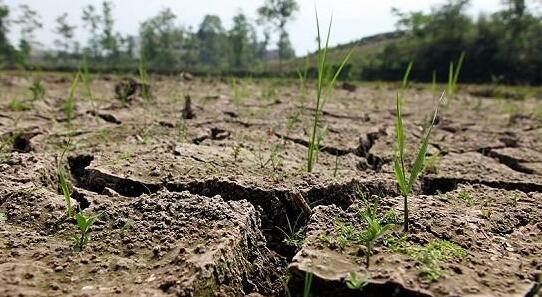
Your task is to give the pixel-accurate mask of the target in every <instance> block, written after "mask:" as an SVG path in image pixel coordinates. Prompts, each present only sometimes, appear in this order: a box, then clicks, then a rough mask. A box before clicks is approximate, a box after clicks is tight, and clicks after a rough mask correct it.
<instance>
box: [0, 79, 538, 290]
mask: <svg viewBox="0 0 542 297" xmlns="http://www.w3.org/2000/svg"><path fill="white" fill-rule="evenodd" d="M35 76H36V77H38V76H39V77H40V78H41V79H42V80H43V84H44V86H45V89H46V95H45V98H43V99H41V100H37V101H30V97H31V93H30V92H29V91H28V88H29V87H30V85H31V84H32V78H31V77H30V76H29V75H27V76H21V75H15V74H10V73H4V74H2V75H1V76H0V90H1V91H0V106H1V111H0V135H1V140H2V146H1V149H2V151H1V156H0V234H1V236H0V296H246V295H249V296H261V295H263V296H286V295H287V294H288V293H287V291H289V294H291V295H292V296H302V294H303V291H304V289H303V282H304V281H305V279H306V278H305V275H306V273H309V274H310V275H313V281H312V286H311V292H312V296H518V297H519V296H522V297H523V296H525V297H529V296H537V295H536V294H537V293H536V292H535V291H536V288H537V283H536V282H537V278H538V275H539V273H540V271H541V270H542V121H540V120H539V119H538V117H537V116H538V115H539V110H540V107H539V105H540V103H539V102H540V99H541V98H540V97H542V96H541V94H542V93H540V92H539V91H538V92H537V91H536V90H535V89H533V91H532V92H530V93H529V94H528V95H526V96H525V97H526V98H524V99H523V100H518V99H517V98H515V97H514V96H511V97H512V99H499V98H487V97H480V96H482V95H483V94H485V93H486V92H485V91H486V89H487V88H488V87H484V88H485V89H481V88H482V87H476V86H462V87H461V89H460V91H459V93H458V95H457V96H455V97H454V98H450V100H449V102H448V104H447V106H446V107H445V108H444V109H443V110H442V113H441V114H440V116H439V118H438V123H437V126H436V128H435V130H434V134H433V136H432V138H431V141H430V148H429V153H430V154H431V156H430V157H429V158H428V164H427V168H426V170H425V172H424V174H423V176H422V177H421V179H420V181H419V182H418V183H417V185H416V189H415V195H414V196H412V197H410V207H411V230H410V232H409V233H407V234H404V233H403V232H402V228H401V220H402V209H403V208H402V198H401V197H400V196H399V193H398V190H397V186H396V183H395V179H394V174H393V158H394V137H395V132H394V118H395V105H394V100H395V92H396V90H397V85H394V84H384V83H382V84H378V83H373V84H363V85H360V86H358V87H357V89H356V90H352V88H350V90H346V89H343V88H337V89H336V90H335V92H334V93H333V95H332V96H331V97H330V98H329V99H328V100H327V102H326V106H325V108H324V113H323V116H322V122H323V124H325V125H327V134H326V136H325V139H324V141H323V147H322V150H321V152H320V153H319V154H318V161H317V165H316V168H315V170H314V173H311V174H308V173H306V172H305V169H304V168H305V167H306V153H307V139H308V133H307V131H309V126H310V123H311V119H312V114H313V113H314V109H313V107H312V106H313V102H312V98H314V90H309V91H308V92H307V93H308V94H307V95H303V93H302V92H300V88H299V85H298V83H297V82H295V81H285V80H261V81H260V80H243V81H239V82H237V84H236V86H235V87H233V89H234V90H232V85H231V83H228V82H227V80H221V79H218V78H196V79H189V80H187V79H186V78H185V79H183V78H180V77H153V79H152V83H151V88H152V94H153V99H152V101H150V102H146V101H145V100H143V99H142V98H141V97H140V96H137V94H136V95H134V96H132V98H131V99H132V100H131V101H130V102H129V103H123V102H121V101H120V100H118V99H116V98H115V97H116V95H115V86H116V85H117V84H118V82H119V81H120V80H121V79H122V77H117V76H96V77H94V80H93V82H92V90H93V98H94V99H93V100H91V99H89V96H88V94H86V93H85V92H84V88H83V87H81V88H80V90H79V92H77V95H76V102H75V110H74V114H73V120H72V125H71V127H69V126H68V123H67V118H66V115H65V114H64V113H63V111H62V109H63V104H64V101H65V98H66V97H67V96H68V92H69V91H68V90H69V87H70V81H71V76H69V75H63V74H39V75H38V74H35ZM186 96H189V97H190V98H191V100H190V101H191V102H192V110H191V112H188V111H187V110H184V112H183V109H184V107H185V100H186V99H185V97H186ZM438 96H439V94H437V93H436V92H433V91H431V90H430V88H429V87H425V86H416V85H415V86H414V87H413V88H411V90H410V91H409V93H408V95H407V97H406V102H405V107H404V108H405V110H404V120H405V125H406V132H407V135H406V139H407V147H408V148H409V150H408V151H409V157H410V158H413V156H412V154H414V152H415V150H416V148H417V144H418V143H419V141H420V137H421V135H422V129H423V125H424V123H426V119H427V116H428V115H429V114H430V112H431V109H432V108H433V105H434V102H435V99H436V98H437V97H438ZM509 97H510V96H509ZM14 99H16V100H14ZM20 103H23V106H21V104H20ZM183 115H184V117H189V119H184V118H183ZM66 147H68V152H67V153H66V156H65V157H64V158H62V157H61V156H62V152H63V150H64V148H66ZM59 167H61V168H65V170H66V171H67V172H69V173H70V181H69V183H70V189H71V192H72V198H73V200H74V201H73V203H74V204H75V205H76V206H77V207H78V208H79V209H81V210H82V211H84V212H85V213H87V214H99V219H98V221H97V223H96V224H95V225H94V226H92V229H91V230H92V231H91V233H90V235H91V240H90V242H89V243H88V245H87V246H86V247H85V248H84V249H83V250H82V251H77V250H76V249H74V247H73V244H72V242H70V241H69V240H68V237H69V236H70V235H73V234H77V232H78V229H77V226H76V224H75V223H74V221H72V220H69V219H66V216H65V206H64V198H63V196H62V192H61V191H60V188H59V182H58V175H57V173H58V170H59ZM367 201H370V202H371V203H372V202H375V201H378V204H379V208H378V213H379V216H380V217H382V219H383V220H385V221H387V222H389V223H395V224H397V225H396V227H395V228H393V229H392V231H391V232H390V233H389V234H387V235H386V236H385V237H384V238H383V239H382V240H381V241H380V242H379V243H378V244H377V245H376V247H375V252H374V255H373V257H371V259H370V266H369V268H367V267H366V264H367V263H366V257H365V253H366V251H365V249H364V247H363V245H361V244H360V243H359V242H357V241H356V240H355V238H356V236H355V235H356V234H358V233H359V232H361V231H363V230H364V228H365V226H364V224H363V222H362V220H360V218H359V215H358V213H359V211H360V209H363V208H364V207H365V204H364V203H366V202H367ZM307 206H308V207H307ZM348 275H350V276H348ZM352 275H356V276H358V277H359V278H367V279H368V280H367V283H366V285H365V286H364V287H363V288H362V289H361V290H354V289H349V288H348V287H347V285H346V281H347V279H349V278H351V277H352ZM286 288H288V289H286Z"/></svg>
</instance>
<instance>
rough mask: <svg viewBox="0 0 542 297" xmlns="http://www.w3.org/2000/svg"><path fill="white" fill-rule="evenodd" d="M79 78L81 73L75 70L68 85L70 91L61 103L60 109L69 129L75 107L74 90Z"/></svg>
mask: <svg viewBox="0 0 542 297" xmlns="http://www.w3.org/2000/svg"><path fill="white" fill-rule="evenodd" d="M80 80H81V73H80V72H77V74H76V75H75V77H74V79H73V81H72V84H71V86H70V92H69V94H68V97H67V98H66V100H65V101H64V104H63V105H62V111H63V112H64V115H65V116H66V123H67V124H68V128H69V129H71V127H72V119H73V111H74V109H75V91H76V90H77V86H78V85H79V81H80Z"/></svg>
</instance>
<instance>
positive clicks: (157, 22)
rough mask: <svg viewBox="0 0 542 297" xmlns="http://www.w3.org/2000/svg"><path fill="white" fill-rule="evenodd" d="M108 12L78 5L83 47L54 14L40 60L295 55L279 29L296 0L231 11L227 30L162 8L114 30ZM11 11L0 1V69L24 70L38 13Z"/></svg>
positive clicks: (204, 65)
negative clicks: (133, 29) (132, 28)
mask: <svg viewBox="0 0 542 297" xmlns="http://www.w3.org/2000/svg"><path fill="white" fill-rule="evenodd" d="M0 1H1V0H0ZM113 9H114V6H113V2H111V1H103V2H102V3H101V6H94V5H87V6H85V7H83V9H82V15H81V24H82V26H81V27H82V29H83V30H86V31H87V33H88V35H89V36H90V37H89V39H88V40H87V41H86V42H85V44H83V45H82V44H81V43H80V42H79V40H78V39H77V38H76V29H78V28H77V26H76V25H74V24H71V23H70V22H69V21H68V16H69V15H68V13H63V14H62V15H60V16H58V17H57V18H56V19H55V27H54V28H53V32H54V33H55V36H56V38H55V40H54V46H55V52H54V53H51V52H49V53H47V56H46V59H45V60H46V63H50V64H51V65H55V64H58V65H69V64H70V63H73V64H76V63H78V61H80V60H81V59H83V58H85V59H87V61H88V62H89V64H91V65H117V66H123V65H134V61H137V60H142V61H144V63H145V64H146V65H148V66H149V67H154V68H158V69H160V68H163V69H175V68H188V69H191V70H197V71H202V72H208V71H214V70H225V69H229V70H232V69H234V70H249V69H250V70H251V71H254V70H256V69H259V68H261V67H262V65H263V61H264V60H266V59H270V58H277V59H279V60H281V61H282V60H286V59H290V58H293V57H295V52H294V49H293V47H292V44H291V42H290V38H289V35H288V32H287V29H286V27H287V24H288V23H289V22H290V21H291V20H292V19H293V17H294V14H295V12H296V11H298V10H299V6H298V4H297V2H296V1H295V0H265V2H264V4H263V5H262V6H261V7H260V8H259V9H258V11H257V13H258V18H257V20H256V21H252V20H250V19H249V18H248V17H247V16H246V15H245V14H244V13H243V12H242V11H238V12H237V14H236V15H235V16H234V17H233V20H232V21H233V22H232V23H233V25H232V26H231V28H229V29H226V28H225V27H224V25H223V23H222V20H221V19H220V17H219V16H217V15H206V16H204V18H203V20H202V22H201V23H200V24H199V26H198V27H197V28H195V29H194V28H192V27H184V26H180V25H178V24H177V21H178V20H177V16H176V15H175V14H174V13H173V12H172V10H171V9H169V8H165V9H163V10H161V11H160V12H159V13H158V14H157V15H155V16H153V17H151V18H149V19H147V20H145V21H144V22H142V23H141V25H140V28H139V32H138V34H137V35H129V34H128V35H123V34H121V33H119V32H118V31H117V30H116V27H115V19H114V17H113ZM15 10H16V12H17V14H13V15H12V14H10V12H11V11H10V7H8V6H7V5H4V4H2V3H1V2H0V67H1V66H4V67H6V66H9V67H14V66H16V67H23V68H29V67H32V66H35V65H33V64H36V63H32V62H33V61H32V60H31V57H32V56H31V54H32V53H33V49H39V48H41V47H42V45H41V44H39V43H38V42H37V41H36V38H35V33H36V31H38V30H40V29H42V28H43V24H42V21H41V17H40V15H39V13H38V12H37V11H35V10H33V9H32V8H31V7H29V6H28V5H26V4H21V5H19V6H18V7H17V8H16V9H15ZM9 30H19V33H20V34H19V36H20V40H19V41H18V44H16V45H12V44H11V43H10V41H9V40H8V38H7V34H8V32H9ZM258 32H260V33H258ZM262 35H263V36H262ZM272 38H274V39H276V40H277V43H276V48H277V50H276V51H275V52H273V51H270V48H271V47H272V44H271V40H272ZM273 53H276V54H275V55H273ZM49 66H50V65H49Z"/></svg>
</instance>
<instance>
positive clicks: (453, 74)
mask: <svg viewBox="0 0 542 297" xmlns="http://www.w3.org/2000/svg"><path fill="white" fill-rule="evenodd" d="M464 60H465V52H462V53H461V56H459V60H458V61H457V64H455V65H454V62H453V61H452V62H450V68H449V70H448V88H447V90H446V91H447V93H448V96H449V97H450V98H452V97H453V96H454V95H455V92H456V91H457V81H458V80H459V74H460V73H461V67H462V66H463V61H464Z"/></svg>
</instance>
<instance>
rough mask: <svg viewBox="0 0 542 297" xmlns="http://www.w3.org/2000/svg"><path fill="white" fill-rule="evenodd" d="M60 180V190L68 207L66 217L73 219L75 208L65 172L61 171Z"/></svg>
mask: <svg viewBox="0 0 542 297" xmlns="http://www.w3.org/2000/svg"><path fill="white" fill-rule="evenodd" d="M58 180H59V184H60V190H61V191H62V195H63V196H64V203H65V205H66V217H67V218H70V219H71V218H73V207H72V200H71V193H70V189H69V187H68V183H67V181H66V174H65V173H64V170H59V172H58Z"/></svg>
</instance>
